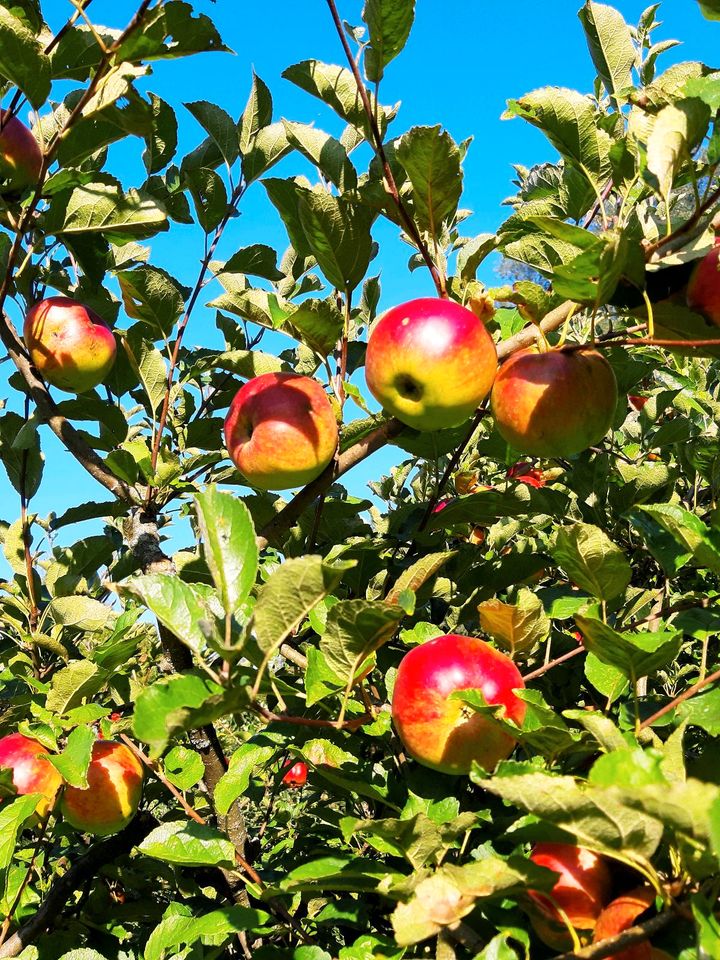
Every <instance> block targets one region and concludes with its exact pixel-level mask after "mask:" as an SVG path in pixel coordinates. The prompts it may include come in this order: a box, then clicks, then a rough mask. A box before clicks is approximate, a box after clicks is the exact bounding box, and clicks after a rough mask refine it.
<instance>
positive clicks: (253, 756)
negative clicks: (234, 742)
mask: <svg viewBox="0 0 720 960" xmlns="http://www.w3.org/2000/svg"><path fill="white" fill-rule="evenodd" d="M276 753H277V747H275V746H265V745H264V744H259V743H254V742H252V741H251V742H250V743H245V744H243V746H242V747H240V748H239V749H238V750H236V751H235V753H234V754H233V755H232V757H231V758H230V766H229V768H228V770H227V771H226V772H225V773H224V774H223V775H222V777H220V780H219V781H218V784H217V787H216V788H215V796H214V802H215V807H216V809H217V811H218V813H220V814H221V815H222V816H224V815H225V814H226V813H227V812H228V810H229V809H230V807H231V806H232V805H233V804H234V803H235V801H236V800H237V799H238V798H239V797H242V796H243V794H244V793H245V792H246V790H247V789H248V787H249V786H250V779H251V777H252V775H253V772H254V770H255V769H256V768H257V767H260V766H264V765H265V764H266V763H267V762H268V761H269V760H271V759H272V757H273V756H274V755H275V754H276Z"/></svg>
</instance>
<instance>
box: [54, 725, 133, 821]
mask: <svg viewBox="0 0 720 960" xmlns="http://www.w3.org/2000/svg"><path fill="white" fill-rule="evenodd" d="M87 781H88V785H87V788H86V789H85V790H81V789H80V788H79V787H71V786H67V787H65V790H64V791H63V795H62V799H61V801H60V809H61V811H62V815H63V817H64V818H65V819H66V820H67V821H68V823H69V824H71V826H73V827H75V829H76V830H81V831H82V832H83V833H92V834H94V835H95V836H97V837H105V836H107V835H108V834H111V833H118V831H120V830H122V829H123V827H126V826H127V825H128V823H130V821H131V820H132V818H133V817H134V816H135V813H136V812H137V808H138V806H139V804H140V797H141V796H142V785H143V768H142V764H141V763H140V761H139V760H138V758H137V757H136V756H135V754H134V753H133V752H132V750H130V748H129V747H126V746H125V744H124V743H118V742H117V741H116V740H97V741H96V742H95V743H94V744H93V748H92V756H91V759H90V766H89V767H88V772H87Z"/></svg>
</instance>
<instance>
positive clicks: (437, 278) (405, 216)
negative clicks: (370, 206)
mask: <svg viewBox="0 0 720 960" xmlns="http://www.w3.org/2000/svg"><path fill="white" fill-rule="evenodd" d="M327 5H328V7H329V8H330V13H331V15H332V18H333V22H334V24H335V29H336V31H337V35H338V37H339V38H340V43H341V44H342V48H343V51H344V52H345V57H346V59H347V62H348V66H349V67H350V70H351V71H352V74H353V77H354V78H355V84H356V85H357V89H358V94H359V95H360V100H361V102H362V105H363V110H364V111H365V116H366V117H367V120H368V126H369V128H370V134H371V138H370V146H371V147H372V148H373V150H374V151H375V154H376V156H377V158H378V160H379V161H380V163H381V165H382V168H383V179H384V181H385V189H386V190H387V192H388V193H389V194H390V196H391V198H392V201H393V203H394V204H395V207H396V209H397V212H398V214H399V215H400V219H401V220H402V222H403V226H404V227H405V230H406V232H407V233H408V235H409V236H410V238H411V239H412V241H413V243H414V244H415V246H416V247H417V249H418V251H419V252H420V255H421V256H422V258H423V260H424V261H425V264H426V266H427V268H428V270H429V271H430V275H431V277H432V278H433V283H434V284H435V288H436V290H437V294H438V296H439V297H442V299H443V300H447V299H448V292H447V287H446V284H445V278H444V277H443V276H442V274H441V273H440V270H439V269H438V266H437V264H436V262H435V261H434V260H433V258H432V255H431V254H430V250H429V249H428V245H427V244H426V243H425V240H424V239H423V237H422V235H421V233H420V231H419V229H418V226H417V224H416V223H415V221H414V220H413V218H412V216H411V215H410V213H409V211H408V209H407V207H406V206H405V204H404V203H403V201H402V198H401V197H400V191H399V190H398V187H397V184H396V182H395V177H394V176H393V172H392V168H391V167H390V163H389V162H388V158H387V154H386V153H385V147H384V146H383V138H382V134H381V133H380V125H379V123H378V120H377V116H376V114H375V111H374V110H373V108H372V104H371V103H370V97H369V96H368V92H367V87H366V86H365V84H364V82H363V79H362V77H361V76H360V69H359V67H358V65H357V61H356V60H355V57H353V54H352V50H351V49H350V44H349V43H348V40H347V37H346V36H345V31H344V30H343V25H342V20H341V19H340V14H339V13H338V8H337V4H336V3H335V0H327ZM375 90H376V100H375V105H376V108H377V85H376V87H375Z"/></svg>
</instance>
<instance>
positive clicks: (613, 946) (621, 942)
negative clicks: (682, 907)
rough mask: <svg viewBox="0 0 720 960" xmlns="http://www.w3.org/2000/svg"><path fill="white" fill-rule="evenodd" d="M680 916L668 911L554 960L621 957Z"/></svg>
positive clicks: (553, 959) (592, 959) (600, 959)
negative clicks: (624, 951)
mask: <svg viewBox="0 0 720 960" xmlns="http://www.w3.org/2000/svg"><path fill="white" fill-rule="evenodd" d="M680 916H681V914H679V913H676V912H675V911H672V910H666V911H665V913H660V914H658V915H657V916H656V917H652V918H651V919H650V920H646V921H645V923H640V924H638V925H637V926H635V927H629V928H628V929H627V930H623V932H622V933H619V934H618V935H617V936H615V937H607V938H606V939H605V940H599V941H598V942H597V943H591V944H590V946H589V947H583V948H582V949H580V950H575V951H572V950H571V951H570V952H569V953H561V954H559V955H558V956H556V957H553V958H552V960H603V958H604V957H611V956H615V955H616V954H617V955H619V954H620V953H622V951H623V950H624V949H625V948H627V947H630V946H632V945H633V944H634V943H642V942H643V941H644V940H648V939H649V938H650V937H651V936H653V934H655V933H658V932H659V931H660V930H664V929H665V927H667V926H669V924H670V923H672V921H673V920H676V919H678V917H680Z"/></svg>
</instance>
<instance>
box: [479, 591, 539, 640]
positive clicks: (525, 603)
mask: <svg viewBox="0 0 720 960" xmlns="http://www.w3.org/2000/svg"><path fill="white" fill-rule="evenodd" d="M478 613H479V614H480V626H481V627H482V629H483V630H484V631H485V633H488V634H490V636H491V637H492V638H493V639H494V640H495V641H496V642H497V643H499V644H500V646H502V647H505V648H506V649H507V650H509V651H510V656H511V657H515V655H516V654H519V655H527V654H528V653H530V651H531V650H534V649H535V647H537V646H538V645H539V644H541V643H544V641H545V640H547V638H548V636H549V635H550V626H551V624H550V619H549V617H548V616H547V615H546V614H545V610H544V609H543V605H542V601H541V600H540V599H539V598H538V597H537V596H536V595H535V594H534V593H533V592H532V590H528V589H527V588H525V587H524V588H522V589H521V590H519V591H518V596H517V603H514V604H512V603H503V602H502V600H497V599H494V600H484V601H483V602H482V603H481V604H479V606H478Z"/></svg>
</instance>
